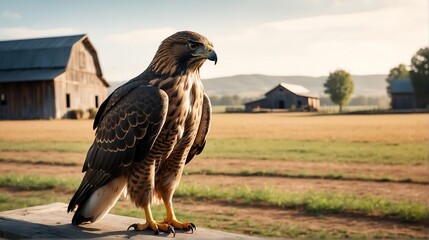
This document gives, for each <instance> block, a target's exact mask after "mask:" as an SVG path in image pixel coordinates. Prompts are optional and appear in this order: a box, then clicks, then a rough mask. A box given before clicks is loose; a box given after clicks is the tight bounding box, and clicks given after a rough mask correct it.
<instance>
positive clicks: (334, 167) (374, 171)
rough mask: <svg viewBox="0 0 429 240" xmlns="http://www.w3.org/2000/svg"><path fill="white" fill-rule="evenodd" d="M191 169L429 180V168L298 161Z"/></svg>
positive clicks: (203, 164) (194, 166) (204, 163)
mask: <svg viewBox="0 0 429 240" xmlns="http://www.w3.org/2000/svg"><path fill="white" fill-rule="evenodd" d="M186 169H187V170H194V171H195V170H204V169H208V170H210V169H213V170H216V171H218V172H232V171H261V170H264V171H277V172H283V173H290V174H299V173H306V174H308V175H311V174H315V175H322V176H323V175H325V176H326V175H328V174H332V175H343V176H349V177H372V178H380V179H381V178H385V177H390V178H392V179H396V180H402V179H410V178H411V179H413V180H418V181H426V182H428V181H429V164H428V165H415V166H411V165H409V166H403V165H375V164H364V163H327V162H296V161H281V160H247V159H245V160H244V159H210V158H208V159H197V160H194V161H193V162H191V163H190V164H189V165H187V167H186Z"/></svg>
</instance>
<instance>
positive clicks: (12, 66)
mask: <svg viewBox="0 0 429 240" xmlns="http://www.w3.org/2000/svg"><path fill="white" fill-rule="evenodd" d="M84 37H86V35H84V34H81V35H73V36H64V37H50V38H37V39H23V40H9V41H0V82H15V81H36V80H51V79H53V78H55V77H56V76H58V75H59V74H61V73H62V72H64V71H65V68H66V66H67V63H68V60H69V58H70V53H71V48H72V46H73V45H74V44H75V43H76V42H78V41H80V40H81V39H82V38H84Z"/></svg>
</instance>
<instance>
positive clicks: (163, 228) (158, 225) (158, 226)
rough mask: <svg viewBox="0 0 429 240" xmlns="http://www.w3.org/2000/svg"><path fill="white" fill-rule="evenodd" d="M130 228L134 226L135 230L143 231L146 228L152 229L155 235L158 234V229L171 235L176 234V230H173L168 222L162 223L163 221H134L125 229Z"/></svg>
mask: <svg viewBox="0 0 429 240" xmlns="http://www.w3.org/2000/svg"><path fill="white" fill-rule="evenodd" d="M130 228H134V230H135V231H143V230H146V229H152V231H153V232H154V233H155V235H158V234H159V231H163V232H166V233H172V234H173V237H175V236H176V231H174V228H173V227H172V226H171V225H168V224H166V223H163V222H155V221H149V222H146V223H144V224H140V223H134V224H131V225H130V226H129V227H128V229H127V231H129V230H130Z"/></svg>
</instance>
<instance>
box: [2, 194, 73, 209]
mask: <svg viewBox="0 0 429 240" xmlns="http://www.w3.org/2000/svg"><path fill="white" fill-rule="evenodd" d="M70 197H71V196H68V195H63V194H58V193H56V192H53V191H52V190H43V191H33V192H26V194H25V196H17V195H16V194H12V193H10V192H2V191H0V212H1V211H7V210H13V209H20V208H27V207H33V206H38V205H45V204H50V203H54V202H68V201H69V200H70Z"/></svg>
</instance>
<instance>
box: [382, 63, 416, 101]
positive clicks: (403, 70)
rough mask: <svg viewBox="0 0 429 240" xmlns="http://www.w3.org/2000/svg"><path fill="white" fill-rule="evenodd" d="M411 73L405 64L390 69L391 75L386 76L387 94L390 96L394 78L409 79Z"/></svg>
mask: <svg viewBox="0 0 429 240" xmlns="http://www.w3.org/2000/svg"><path fill="white" fill-rule="evenodd" d="M408 79H410V74H409V72H408V70H407V66H405V64H399V65H398V66H397V67H394V68H392V69H390V72H389V75H388V76H387V78H386V82H387V94H388V95H389V96H390V85H391V84H392V81H394V80H408Z"/></svg>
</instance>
